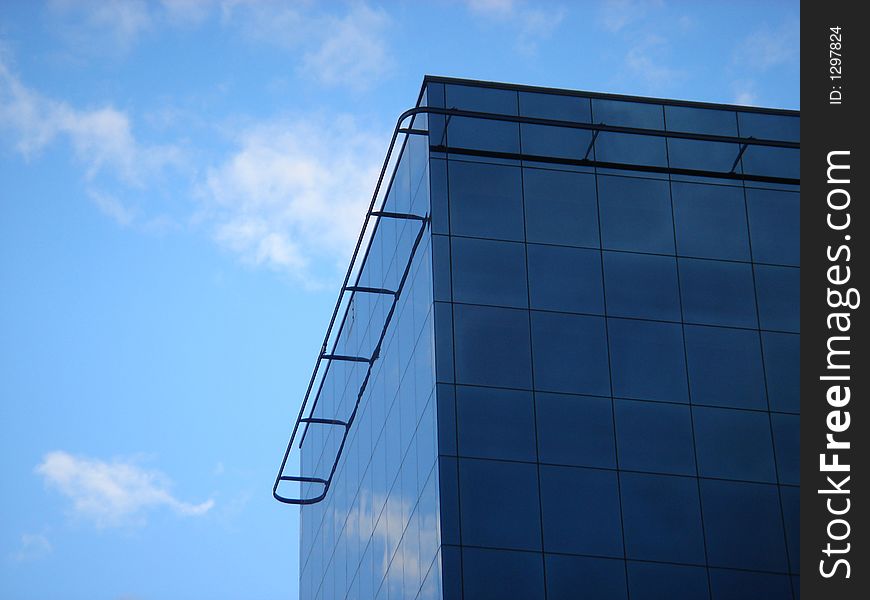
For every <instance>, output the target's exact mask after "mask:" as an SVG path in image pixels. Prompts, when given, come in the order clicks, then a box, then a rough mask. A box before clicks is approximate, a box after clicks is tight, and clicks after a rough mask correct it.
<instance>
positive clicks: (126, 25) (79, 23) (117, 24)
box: [48, 0, 152, 52]
mask: <svg viewBox="0 0 870 600" xmlns="http://www.w3.org/2000/svg"><path fill="white" fill-rule="evenodd" d="M48 7H49V11H50V12H51V13H52V14H54V16H55V17H57V18H60V19H62V20H63V30H64V33H65V35H66V37H67V38H68V39H69V42H70V43H71V45H73V47H74V48H75V49H76V50H82V49H85V48H88V47H92V46H93V45H94V44H99V42H101V41H105V42H108V43H110V44H112V46H113V47H114V48H115V49H118V50H121V51H123V52H126V51H127V50H129V49H130V48H131V47H132V46H133V45H134V44H135V43H136V42H137V40H138V38H139V35H140V34H141V33H142V32H143V31H145V30H146V29H148V28H149V27H150V26H151V24H152V16H151V11H150V10H149V6H148V3H147V2H146V1H145V0H51V1H50V2H49V3H48Z"/></svg>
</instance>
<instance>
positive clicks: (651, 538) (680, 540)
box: [619, 472, 704, 564]
mask: <svg viewBox="0 0 870 600" xmlns="http://www.w3.org/2000/svg"><path fill="white" fill-rule="evenodd" d="M619 481H620V486H621V487H620V489H621V493H622V519H623V524H624V527H625V553H626V556H628V558H638V559H644V560H658V561H664V562H680V563H689V564H704V534H703V532H702V530H701V507H700V503H699V501H698V484H697V482H696V480H695V479H693V478H688V477H669V476H667V475H647V474H645V473H625V472H622V473H620V474H619Z"/></svg>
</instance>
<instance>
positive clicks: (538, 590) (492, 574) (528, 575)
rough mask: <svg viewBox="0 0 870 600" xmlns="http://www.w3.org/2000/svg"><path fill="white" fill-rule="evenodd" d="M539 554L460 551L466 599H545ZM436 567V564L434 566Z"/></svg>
mask: <svg viewBox="0 0 870 600" xmlns="http://www.w3.org/2000/svg"><path fill="white" fill-rule="evenodd" d="M542 559H543V557H542V556H541V555H540V554H532V553H529V552H512V551H510V550H488V549H484V548H468V547H465V548H463V549H462V577H461V581H462V587H463V590H464V591H465V593H464V597H465V598H493V599H495V598H528V599H529V600H538V599H540V600H543V598H544V561H543V560H542ZM436 567H437V565H436Z"/></svg>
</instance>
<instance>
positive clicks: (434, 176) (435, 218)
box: [429, 158, 450, 233]
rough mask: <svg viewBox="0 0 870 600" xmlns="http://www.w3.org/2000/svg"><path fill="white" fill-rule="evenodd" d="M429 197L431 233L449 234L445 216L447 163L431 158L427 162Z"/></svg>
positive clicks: (447, 220)
mask: <svg viewBox="0 0 870 600" xmlns="http://www.w3.org/2000/svg"><path fill="white" fill-rule="evenodd" d="M429 185H430V192H429V197H430V198H431V200H430V202H431V205H432V208H431V212H432V233H450V219H449V216H448V214H447V161H446V160H439V159H437V158H433V159H432V160H431V161H430V162H429Z"/></svg>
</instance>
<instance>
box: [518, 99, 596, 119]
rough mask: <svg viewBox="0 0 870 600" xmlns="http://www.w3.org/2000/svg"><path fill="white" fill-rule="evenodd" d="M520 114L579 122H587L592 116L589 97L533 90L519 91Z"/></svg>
mask: <svg viewBox="0 0 870 600" xmlns="http://www.w3.org/2000/svg"><path fill="white" fill-rule="evenodd" d="M520 114H521V115H524V116H527V117H538V118H541V119H558V120H560V121H577V122H580V123H588V122H589V121H590V120H591V118H592V110H591V107H590V104H589V98H579V97H577V96H560V95H558V94H538V93H535V92H520Z"/></svg>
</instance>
